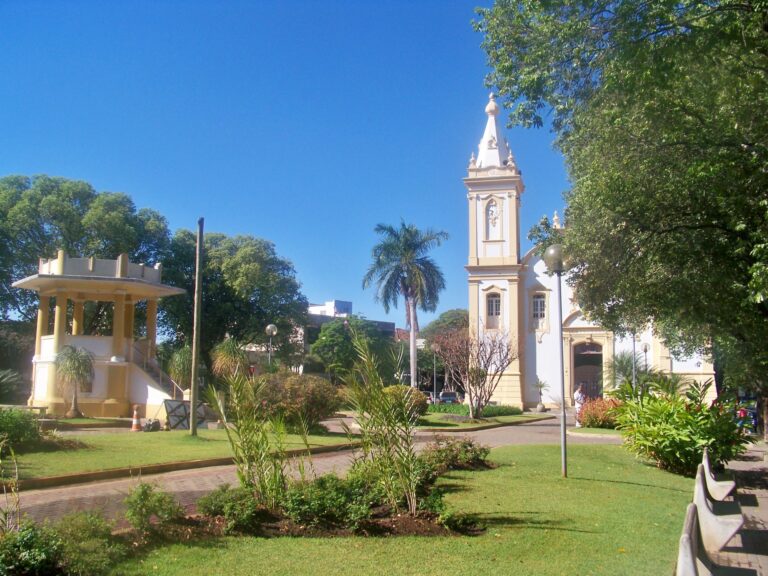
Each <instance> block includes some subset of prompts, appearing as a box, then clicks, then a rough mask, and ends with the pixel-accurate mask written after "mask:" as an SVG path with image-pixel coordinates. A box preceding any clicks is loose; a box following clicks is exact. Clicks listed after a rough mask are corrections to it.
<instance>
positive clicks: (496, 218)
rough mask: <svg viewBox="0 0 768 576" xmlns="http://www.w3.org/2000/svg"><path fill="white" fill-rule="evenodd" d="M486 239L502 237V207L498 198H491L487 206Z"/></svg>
mask: <svg viewBox="0 0 768 576" xmlns="http://www.w3.org/2000/svg"><path fill="white" fill-rule="evenodd" d="M485 239H486V240H500V239H501V209H500V208H499V205H498V204H497V203H496V200H491V201H490V202H488V204H487V205H486V207H485Z"/></svg>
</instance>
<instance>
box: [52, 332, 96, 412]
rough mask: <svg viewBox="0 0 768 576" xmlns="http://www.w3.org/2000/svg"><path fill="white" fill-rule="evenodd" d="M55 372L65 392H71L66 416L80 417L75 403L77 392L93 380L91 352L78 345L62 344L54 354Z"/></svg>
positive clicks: (78, 408)
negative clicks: (70, 401)
mask: <svg viewBox="0 0 768 576" xmlns="http://www.w3.org/2000/svg"><path fill="white" fill-rule="evenodd" d="M56 374H57V375H58V377H59V382H60V383H61V384H62V385H63V388H64V393H65V394H72V407H71V408H70V409H69V411H68V412H67V413H66V414H65V416H66V417H67V418H80V417H82V416H83V413H82V412H80V407H79V406H78V405H77V393H78V391H79V390H80V389H81V388H84V387H85V385H86V384H88V383H90V382H92V381H93V354H91V353H90V352H89V351H88V350H86V349H85V348H80V347H79V346H69V345H68V346H63V347H62V348H61V350H60V351H59V353H58V354H57V355H56Z"/></svg>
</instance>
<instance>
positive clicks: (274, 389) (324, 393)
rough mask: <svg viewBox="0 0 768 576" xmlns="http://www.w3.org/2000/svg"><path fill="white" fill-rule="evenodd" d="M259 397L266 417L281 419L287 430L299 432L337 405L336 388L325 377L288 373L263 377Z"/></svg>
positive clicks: (319, 419) (316, 425)
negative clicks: (263, 380) (263, 383)
mask: <svg viewBox="0 0 768 576" xmlns="http://www.w3.org/2000/svg"><path fill="white" fill-rule="evenodd" d="M259 397H260V398H261V399H262V400H264V401H266V403H262V409H263V410H264V411H265V413H266V414H267V415H268V416H269V417H271V418H280V419H282V420H283V422H284V423H285V426H286V428H287V429H288V430H289V431H291V432H299V433H300V432H301V431H302V429H303V428H304V427H306V428H307V429H309V430H313V429H317V427H318V425H319V424H320V421H322V420H325V419H326V418H329V417H330V416H332V415H333V414H334V413H335V412H336V410H338V409H339V406H340V405H341V397H340V396H339V393H338V390H337V389H336V387H335V386H334V385H333V384H331V383H330V382H329V381H328V380H326V379H325V378H322V377H320V376H313V375H303V374H294V373H292V372H279V373H277V374H273V375H271V376H269V377H267V378H266V383H265V385H264V386H261V387H260V389H259Z"/></svg>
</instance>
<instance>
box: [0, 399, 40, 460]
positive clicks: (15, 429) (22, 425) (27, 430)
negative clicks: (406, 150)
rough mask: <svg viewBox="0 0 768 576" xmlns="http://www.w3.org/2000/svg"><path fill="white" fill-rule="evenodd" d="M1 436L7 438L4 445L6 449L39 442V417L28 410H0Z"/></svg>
mask: <svg viewBox="0 0 768 576" xmlns="http://www.w3.org/2000/svg"><path fill="white" fill-rule="evenodd" d="M0 438H4V439H5V440H6V442H5V444H4V445H3V446H2V448H4V449H5V450H8V449H9V448H13V449H18V448H19V447H20V446H23V445H29V444H34V443H36V442H38V441H39V440H40V426H39V424H38V422H37V418H35V416H34V415H33V414H32V413H31V412H29V411H28V410H17V409H16V408H9V409H7V410H0ZM2 448H0V450H1V449H2Z"/></svg>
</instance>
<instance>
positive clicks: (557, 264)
mask: <svg viewBox="0 0 768 576" xmlns="http://www.w3.org/2000/svg"><path fill="white" fill-rule="evenodd" d="M543 260H544V263H545V264H546V265H547V268H548V269H549V271H550V273H552V274H557V325H558V330H557V335H558V340H559V341H560V396H561V398H562V402H561V404H560V406H561V407H562V411H561V414H560V453H561V461H562V469H563V478H567V477H568V456H567V452H566V440H565V374H564V372H565V370H564V368H565V360H564V358H563V299H562V290H563V286H562V276H563V272H564V271H565V264H564V262H563V247H562V246H561V245H560V244H552V246H550V247H549V248H547V250H546V252H544V258H543Z"/></svg>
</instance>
